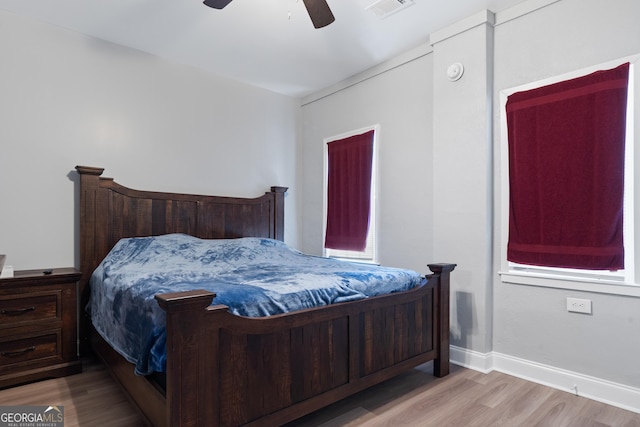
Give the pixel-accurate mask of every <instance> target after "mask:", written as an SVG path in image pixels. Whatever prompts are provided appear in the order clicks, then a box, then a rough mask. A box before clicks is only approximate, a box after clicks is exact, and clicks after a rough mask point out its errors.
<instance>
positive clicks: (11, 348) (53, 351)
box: [0, 331, 61, 370]
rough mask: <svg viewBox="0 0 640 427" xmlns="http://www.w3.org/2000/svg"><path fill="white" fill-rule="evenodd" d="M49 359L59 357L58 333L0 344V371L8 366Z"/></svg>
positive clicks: (52, 332) (53, 332)
mask: <svg viewBox="0 0 640 427" xmlns="http://www.w3.org/2000/svg"><path fill="white" fill-rule="evenodd" d="M51 357H61V356H60V333H59V332H58V331H51V332H50V333H46V334H42V335H35V336H27V337H23V338H18V339H13V340H10V341H3V342H0V370H2V368H4V367H6V366H8V365H16V364H20V363H23V362H33V361H36V360H38V359H47V358H51Z"/></svg>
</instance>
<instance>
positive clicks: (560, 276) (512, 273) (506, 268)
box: [500, 55, 640, 296]
mask: <svg viewBox="0 0 640 427" xmlns="http://www.w3.org/2000/svg"><path fill="white" fill-rule="evenodd" d="M639 58H640V55H637V56H634V57H631V58H625V59H621V60H618V61H612V62H610V63H607V64H600V65H598V66H595V67H591V68H589V69H584V70H580V71H576V72H574V73H569V74H566V75H563V76H558V77H556V78H551V79H545V80H543V81H539V82H535V83H532V84H529V85H524V86H520V87H517V88H512V89H508V90H505V91H502V92H501V93H500V102H501V104H500V115H501V165H502V178H501V188H502V209H501V223H502V236H503V239H502V241H503V244H502V265H501V272H500V274H501V277H502V281H503V282H508V283H518V284H527V285H537V286H549V287H559V288H565V289H577V290H588V291H592V292H605V293H617V294H623V295H638V296H640V287H639V286H635V279H634V266H635V257H634V220H635V212H634V209H633V169H634V165H633V158H634V155H633V145H634V144H633V124H634V114H633V111H634V104H636V103H637V102H638V100H636V99H634V96H633V93H634V89H633V81H634V74H635V73H636V72H637V71H636V69H635V68H637V67H634V63H635V62H637V60H638V59H639ZM624 63H630V64H631V66H630V69H629V85H628V92H627V101H628V102H627V111H626V117H627V120H626V125H627V128H626V143H625V146H624V170H625V172H624V195H623V200H624V218H625V220H624V222H623V227H624V228H623V235H624V242H623V244H624V265H625V268H624V269H620V270H615V271H609V270H598V269H588V268H586V267H584V266H582V265H581V266H580V267H579V268H562V267H547V266H543V265H529V264H536V262H533V263H529V262H527V264H524V263H523V264H518V263H514V262H509V261H507V252H508V249H507V248H508V238H509V213H510V212H509V209H510V208H509V206H510V200H509V198H510V191H511V188H510V182H509V167H510V162H509V146H508V144H509V141H508V132H507V111H506V110H507V100H508V98H509V96H511V95H513V94H516V93H518V92H523V91H531V92H535V89H538V88H541V89H542V90H544V89H545V87H548V86H549V85H554V84H555V83H559V82H565V81H569V80H572V79H577V78H578V77H582V76H586V75H588V74H591V73H593V72H595V71H597V70H609V69H612V68H616V67H618V66H620V65H621V64H624ZM516 197H517V196H516ZM538 264H545V263H544V262H541V263H538ZM546 265H549V264H548V263H547V264H546ZM605 285H606V286H605Z"/></svg>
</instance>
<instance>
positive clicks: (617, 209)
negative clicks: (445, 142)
mask: <svg viewBox="0 0 640 427" xmlns="http://www.w3.org/2000/svg"><path fill="white" fill-rule="evenodd" d="M628 76H629V64H628V63H627V64H623V65H621V66H619V67H617V68H614V69H612V70H605V71H597V72H595V73H593V74H589V75H587V76H583V77H579V78H576V79H572V80H567V81H563V82H560V83H556V84H553V85H549V86H544V87H541V88H537V89H533V90H529V91H525V92H518V93H515V94H513V95H511V96H509V98H508V100H507V106H506V111H507V128H508V133H509V186H510V193H509V197H510V201H509V205H510V206H509V209H510V210H509V243H508V247H507V259H508V260H509V261H512V262H516V263H521V264H529V265H541V266H549V267H567V268H579V269H588V270H617V269H622V268H624V247H623V235H622V221H623V218H622V211H623V190H624V189H623V186H624V151H625V150H624V139H625V131H626V108H627V85H628Z"/></svg>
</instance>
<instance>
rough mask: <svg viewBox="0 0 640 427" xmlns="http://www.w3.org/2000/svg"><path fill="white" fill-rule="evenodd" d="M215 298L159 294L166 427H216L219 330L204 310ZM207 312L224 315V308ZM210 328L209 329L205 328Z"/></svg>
mask: <svg viewBox="0 0 640 427" xmlns="http://www.w3.org/2000/svg"><path fill="white" fill-rule="evenodd" d="M215 296H216V294H215V293H213V292H209V291H205V290H195V291H185V292H175V293H169V294H158V295H156V296H155V298H156V300H157V301H158V305H160V307H161V308H162V309H163V310H165V311H166V313H167V344H166V346H167V358H166V363H167V366H166V378H167V388H166V402H167V403H166V409H167V412H166V414H165V415H166V420H167V424H166V425H167V426H168V427H173V426H176V427H177V426H183V425H189V426H205V425H218V418H219V416H220V415H219V414H220V407H219V399H218V393H219V388H218V383H219V378H218V376H217V375H218V371H219V367H218V363H219V359H218V357H217V355H218V340H219V336H218V329H217V326H216V322H215V320H211V317H209V320H210V323H209V324H208V323H207V322H206V321H205V319H204V316H205V313H206V311H207V307H208V306H209V305H210V304H211V302H212V300H213V298H215ZM209 310H214V311H217V312H218V313H226V312H227V307H226V306H222V305H219V306H214V307H212V308H211V309H209ZM207 325H209V326H210V327H209V328H208V327H206V326H207Z"/></svg>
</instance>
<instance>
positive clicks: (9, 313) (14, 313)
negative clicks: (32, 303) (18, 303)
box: [0, 307, 36, 316]
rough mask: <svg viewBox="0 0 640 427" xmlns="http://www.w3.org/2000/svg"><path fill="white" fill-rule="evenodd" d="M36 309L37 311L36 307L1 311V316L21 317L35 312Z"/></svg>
mask: <svg viewBox="0 0 640 427" xmlns="http://www.w3.org/2000/svg"><path fill="white" fill-rule="evenodd" d="M35 309H36V308H35V307H26V308H20V309H18V310H0V314H5V315H7V316H20V315H21V314H25V313H28V312H30V311H34V310H35Z"/></svg>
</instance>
